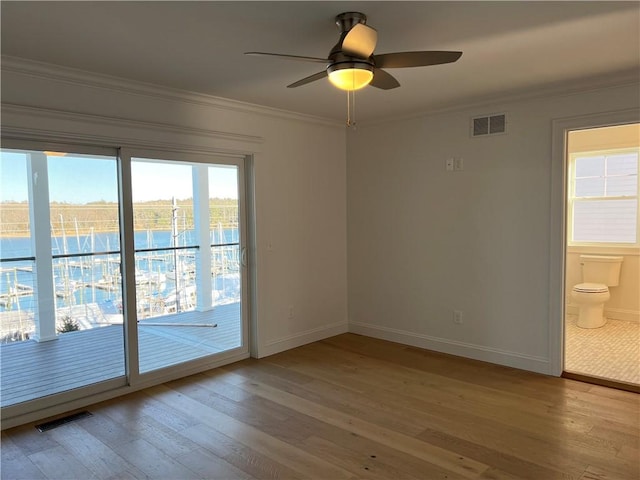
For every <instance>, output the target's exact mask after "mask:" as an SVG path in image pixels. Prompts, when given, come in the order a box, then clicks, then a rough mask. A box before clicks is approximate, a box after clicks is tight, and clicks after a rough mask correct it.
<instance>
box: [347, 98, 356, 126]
mask: <svg viewBox="0 0 640 480" xmlns="http://www.w3.org/2000/svg"><path fill="white" fill-rule="evenodd" d="M347 127H350V128H353V129H354V130H355V129H356V91H355V90H352V91H349V90H347Z"/></svg>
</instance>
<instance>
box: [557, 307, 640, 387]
mask: <svg viewBox="0 0 640 480" xmlns="http://www.w3.org/2000/svg"><path fill="white" fill-rule="evenodd" d="M577 318H578V317H577V315H567V317H566V321H565V362H564V369H565V370H566V371H567V372H571V373H579V374H582V375H588V376H594V377H601V378H606V379H610V380H615V381H618V382H626V383H635V384H638V385H640V323H638V322H633V321H624V320H615V319H608V320H607V323H606V324H605V325H604V326H603V327H600V328H580V327H578V326H577V325H576V320H577Z"/></svg>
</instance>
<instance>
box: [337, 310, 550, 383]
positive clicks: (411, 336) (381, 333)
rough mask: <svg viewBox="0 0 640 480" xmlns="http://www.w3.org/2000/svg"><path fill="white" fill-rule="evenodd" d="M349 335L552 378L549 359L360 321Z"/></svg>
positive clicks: (350, 324) (351, 329) (350, 328)
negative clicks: (395, 343)
mask: <svg viewBox="0 0 640 480" xmlns="http://www.w3.org/2000/svg"><path fill="white" fill-rule="evenodd" d="M349 332H351V333H357V334H359V335H365V336H368V337H373V338H379V339H381V340H388V341H390V342H397V343H402V344H404V345H411V346H413V347H419V348H424V349H427V350H433V351H436V352H441V353H448V354H450V355H456V356H459V357H465V358H472V359H474V360H480V361H483V362H489V363H496V364H498V365H505V366H507V367H513V368H519V369H521V370H528V371H531V372H537V373H543V374H546V375H553V373H552V372H551V365H550V362H549V359H547V358H544V357H536V356H533V355H524V354H521V353H516V352H509V351H506V350H500V349H497V348H491V347H486V346H483V345H475V344H471V343H465V342H458V341H456V340H449V339H446V338H438V337H432V336H429V335H424V334H420V333H415V332H409V331H405V330H398V329H395V328H388V327H381V326H378V325H370V324H366V323H361V322H349Z"/></svg>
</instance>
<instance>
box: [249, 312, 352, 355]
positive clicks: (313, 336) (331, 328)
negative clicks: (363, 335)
mask: <svg viewBox="0 0 640 480" xmlns="http://www.w3.org/2000/svg"><path fill="white" fill-rule="evenodd" d="M348 331H349V324H348V323H347V322H346V321H345V322H336V323H332V324H330V325H324V326H322V327H319V328H314V329H311V330H306V331H304V332H300V333H296V334H294V335H289V336H288V337H284V338H279V339H276V340H271V341H268V342H266V343H265V344H264V345H262V346H261V347H258V358H264V357H268V356H269V355H274V354H276V353H280V352H284V351H285V350H290V349H292V348H297V347H301V346H302V345H306V344H307V343H312V342H317V341H319V340H324V339H325V338H329V337H334V336H336V335H340V334H342V333H347V332H348Z"/></svg>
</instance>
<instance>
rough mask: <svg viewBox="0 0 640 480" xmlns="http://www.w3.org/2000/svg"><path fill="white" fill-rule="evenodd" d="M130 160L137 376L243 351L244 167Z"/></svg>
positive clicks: (205, 163)
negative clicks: (137, 357) (136, 327)
mask: <svg viewBox="0 0 640 480" xmlns="http://www.w3.org/2000/svg"><path fill="white" fill-rule="evenodd" d="M221 160H222V161H224V160H226V161H227V162H229V161H230V162H232V163H230V164H229V163H227V164H220V163H212V162H211V161H204V162H185V161H175V160H158V159H151V158H142V157H133V158H131V185H132V189H131V191H132V193H131V195H132V203H133V225H134V237H135V284H136V303H137V310H136V311H137V326H138V329H137V337H138V352H139V361H140V373H141V374H144V373H146V372H150V371H153V370H157V369H160V368H164V367H170V366H174V365H177V364H181V363H184V362H189V361H192V360H196V359H200V358H203V357H208V356H210V355H213V354H216V353H220V352H225V351H229V350H233V349H236V348H239V347H241V346H242V345H243V335H242V334H243V321H242V311H243V308H242V307H243V305H242V292H243V288H242V283H243V268H242V247H241V245H242V244H241V240H242V238H243V235H244V233H243V230H242V228H241V225H242V221H241V216H240V212H241V208H240V186H241V185H242V181H241V172H242V168H241V167H242V164H241V163H240V162H239V161H235V162H234V160H233V159H219V160H218V161H221Z"/></svg>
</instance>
